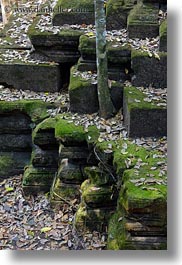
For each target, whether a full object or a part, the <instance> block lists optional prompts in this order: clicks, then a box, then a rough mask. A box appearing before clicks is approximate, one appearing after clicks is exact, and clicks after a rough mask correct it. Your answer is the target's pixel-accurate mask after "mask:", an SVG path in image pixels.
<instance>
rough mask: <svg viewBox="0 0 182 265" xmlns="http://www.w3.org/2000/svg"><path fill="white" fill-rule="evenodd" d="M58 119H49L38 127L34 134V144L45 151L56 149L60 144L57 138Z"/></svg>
mask: <svg viewBox="0 0 182 265" xmlns="http://www.w3.org/2000/svg"><path fill="white" fill-rule="evenodd" d="M56 122H57V118H48V119H45V120H44V121H42V122H41V123H39V124H38V125H37V127H36V128H35V129H34V131H33V133H32V140H33V143H34V144H36V145H38V146H39V147H41V148H43V149H55V148H56V147H57V146H58V144H57V141H56V138H55V126H56Z"/></svg>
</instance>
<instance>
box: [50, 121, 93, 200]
mask: <svg viewBox="0 0 182 265" xmlns="http://www.w3.org/2000/svg"><path fill="white" fill-rule="evenodd" d="M97 133H98V132H97V130H96V128H95V127H93V131H92V132H88V133H87V132H85V131H84V129H83V127H82V126H76V125H74V124H73V123H70V122H69V121H67V120H64V119H60V120H58V122H57V124H56V131H55V135H56V139H57V141H58V142H59V159H58V171H57V175H56V178H55V180H54V182H53V185H52V188H51V202H52V204H53V205H61V204H62V203H65V200H67V201H70V200H74V199H79V198H80V192H79V189H80V185H81V183H82V182H83V181H84V180H85V178H86V176H85V174H84V168H85V167H86V166H88V165H93V164H95V163H96V162H97V161H96V160H95V159H94V157H93V155H92V152H91V150H90V148H91V146H92V144H91V145H90V144H89V143H88V141H87V137H88V135H89V138H91V139H92V136H91V135H93V134H94V136H93V139H94V138H95V137H97V136H96V135H97ZM93 139H92V140H93Z"/></svg>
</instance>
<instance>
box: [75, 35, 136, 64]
mask: <svg viewBox="0 0 182 265" xmlns="http://www.w3.org/2000/svg"><path fill="white" fill-rule="evenodd" d="M79 51H80V53H81V56H82V59H83V60H85V61H87V60H88V61H96V39H95V38H93V37H92V38H90V37H89V36H87V35H82V36H81V37H80V42H79ZM107 54H108V66H109V67H111V66H113V65H118V64H119V65H121V64H123V65H126V64H127V63H130V60H131V48H130V47H129V46H128V45H125V46H122V45H121V43H119V42H107Z"/></svg>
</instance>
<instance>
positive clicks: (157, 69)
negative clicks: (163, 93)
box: [131, 50, 167, 88]
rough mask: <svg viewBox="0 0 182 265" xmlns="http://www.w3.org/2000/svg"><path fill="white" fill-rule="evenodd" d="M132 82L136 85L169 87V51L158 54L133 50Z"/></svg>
mask: <svg viewBox="0 0 182 265" xmlns="http://www.w3.org/2000/svg"><path fill="white" fill-rule="evenodd" d="M131 64H132V70H133V72H134V74H133V77H132V84H133V85H134V86H139V87H141V86H144V87H149V86H152V87H155V88H166V87H167V53H166V52H159V53H158V56H156V57H155V55H152V54H150V53H148V52H143V51H137V50H132V54H131Z"/></svg>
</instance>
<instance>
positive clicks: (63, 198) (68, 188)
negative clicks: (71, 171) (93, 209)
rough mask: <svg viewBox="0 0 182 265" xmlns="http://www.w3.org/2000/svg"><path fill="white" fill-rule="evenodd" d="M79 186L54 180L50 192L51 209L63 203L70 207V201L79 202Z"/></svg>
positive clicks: (57, 179)
mask: <svg viewBox="0 0 182 265" xmlns="http://www.w3.org/2000/svg"><path fill="white" fill-rule="evenodd" d="M79 189H80V185H76V184H66V183H63V182H62V181H61V180H60V179H59V178H55V179H54V181H53V184H52V186H51V190H50V202H51V205H52V207H54V208H56V207H60V206H62V205H64V204H65V203H67V204H70V205H72V201H73V200H74V202H75V200H76V201H77V202H78V203H79V201H80V191H79Z"/></svg>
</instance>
